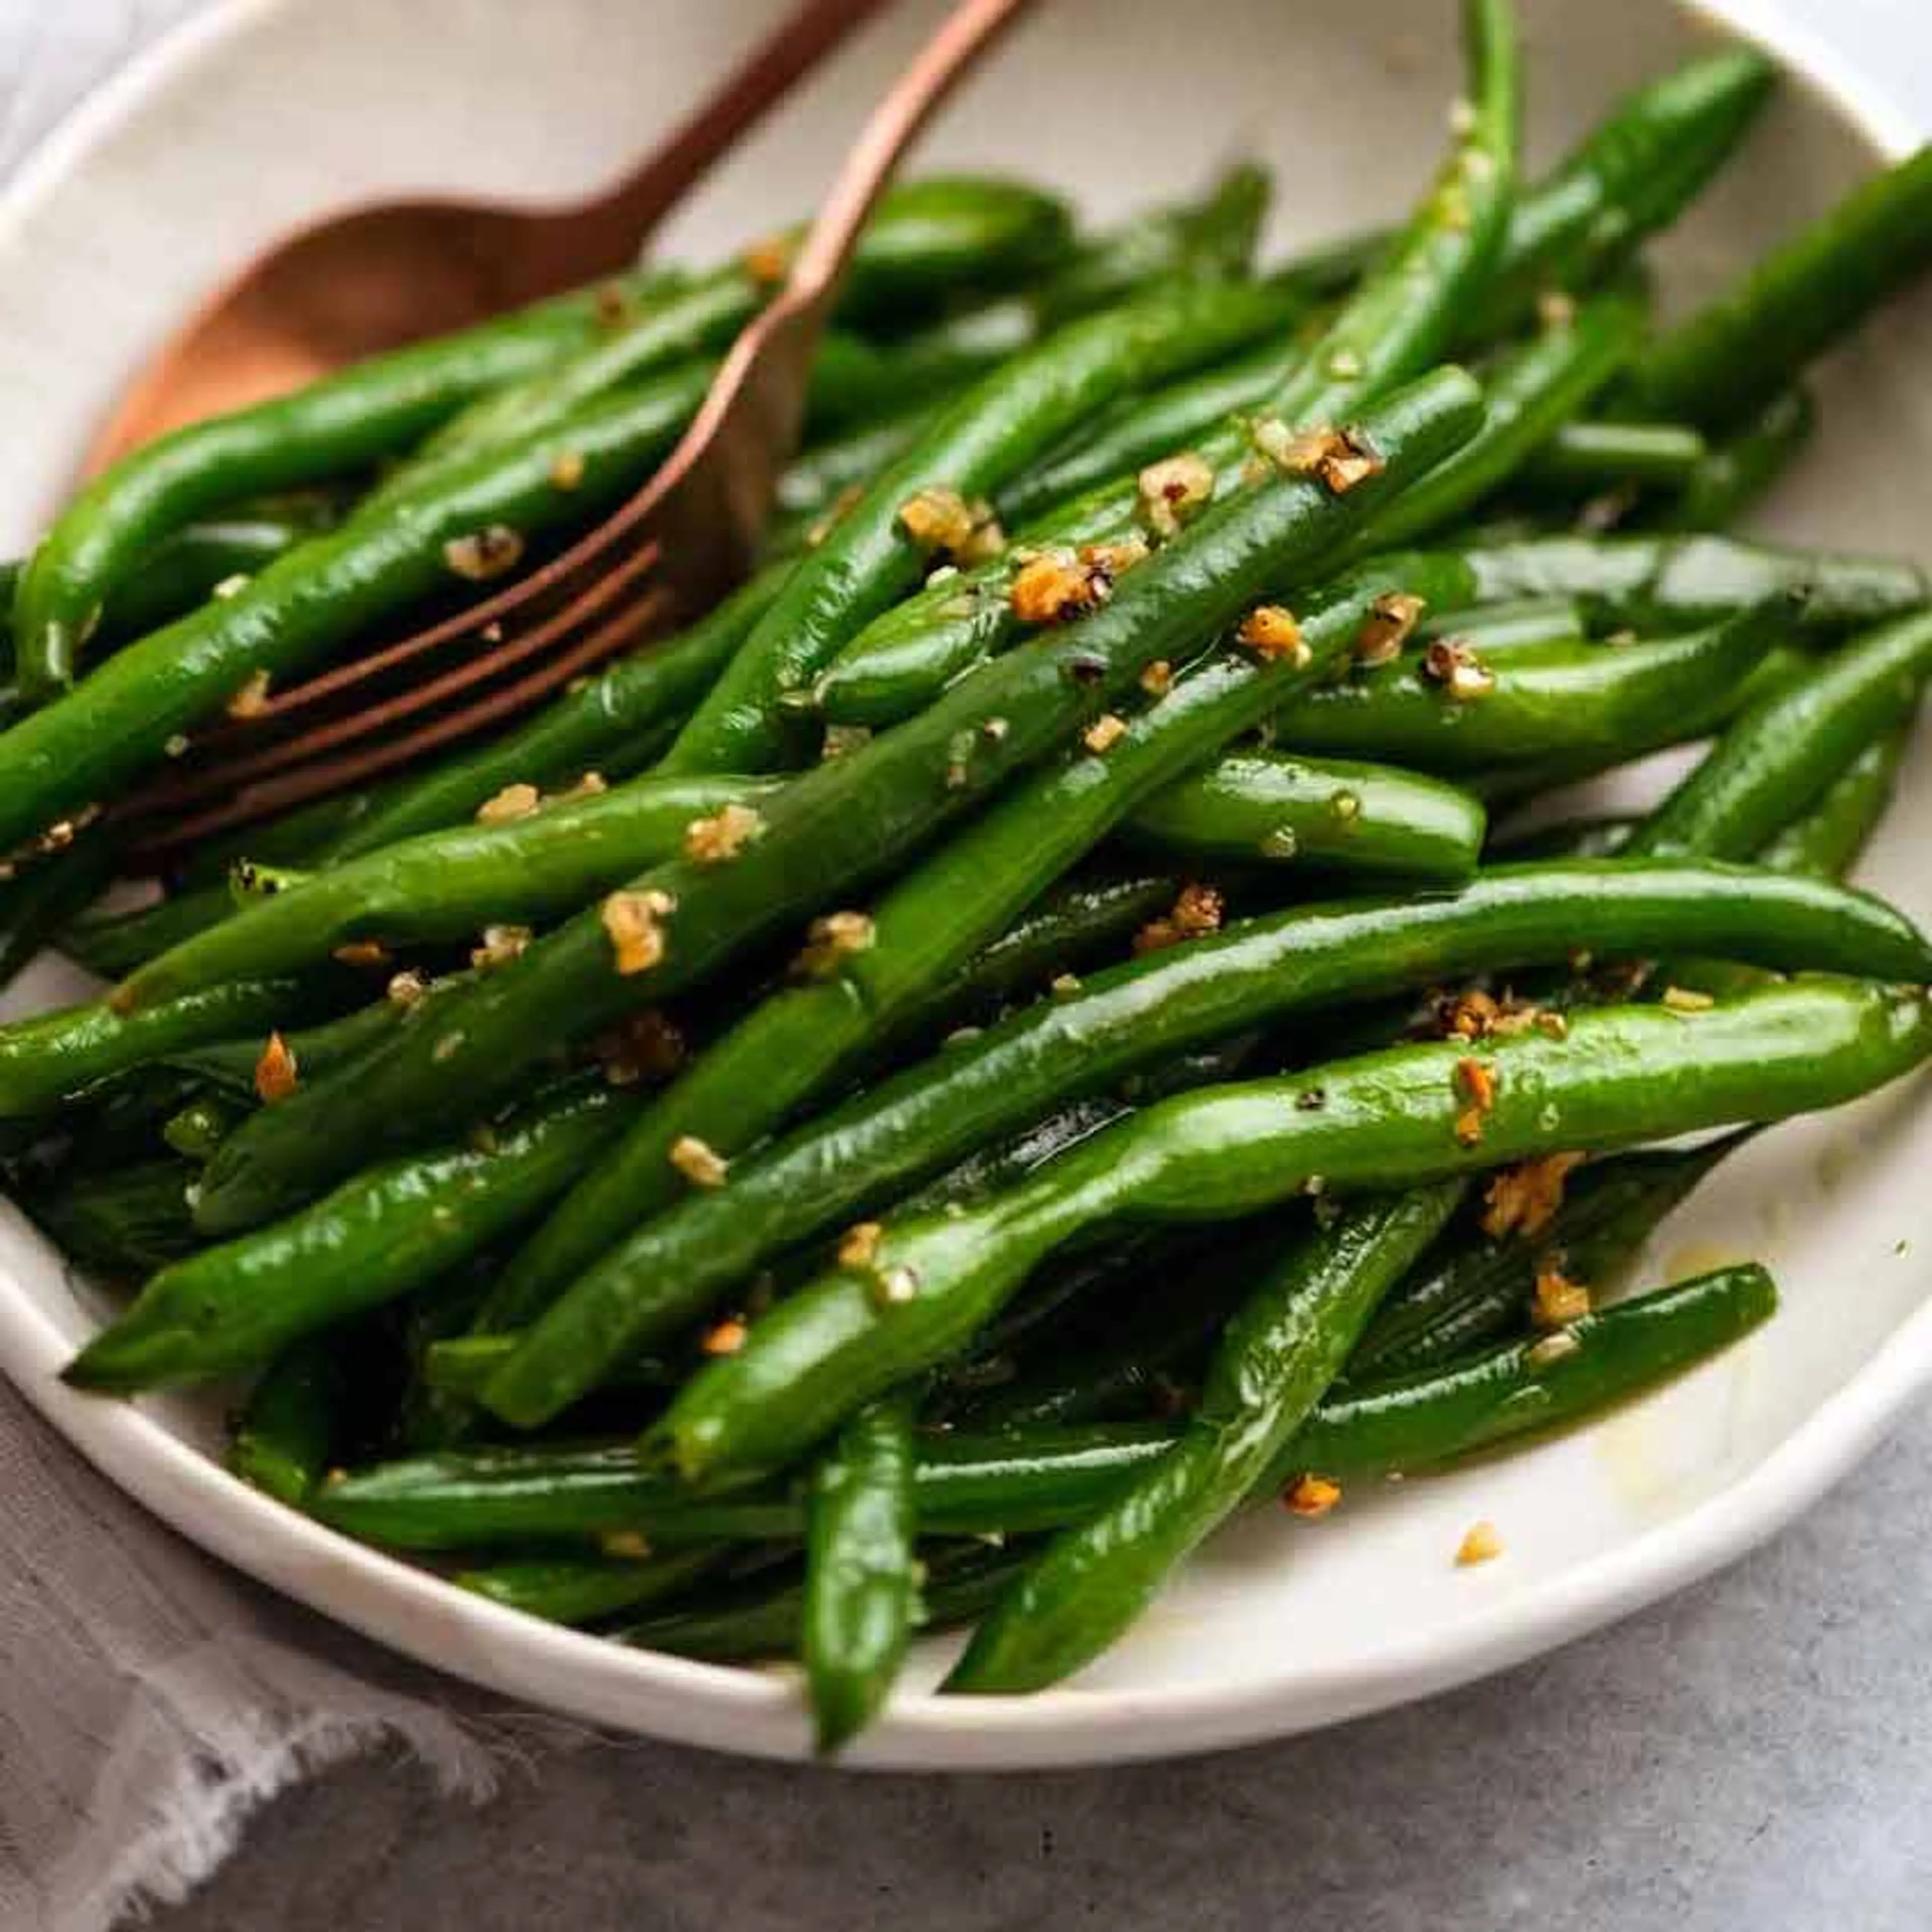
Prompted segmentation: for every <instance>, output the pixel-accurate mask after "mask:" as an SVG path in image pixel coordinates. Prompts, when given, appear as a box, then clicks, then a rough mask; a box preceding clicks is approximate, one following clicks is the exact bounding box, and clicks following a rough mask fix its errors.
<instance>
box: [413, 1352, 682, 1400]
mask: <svg viewBox="0 0 1932 1932" xmlns="http://www.w3.org/2000/svg"><path fill="white" fill-rule="evenodd" d="M515 1346H516V1337H514V1335H447V1336H442V1337H438V1338H437V1340H435V1341H433V1342H432V1343H430V1345H429V1346H428V1348H427V1349H425V1351H424V1352H423V1359H422V1379H423V1382H424V1384H425V1386H426V1387H427V1388H429V1389H431V1390H432V1391H434V1393H435V1394H438V1395H442V1396H454V1397H457V1398H458V1400H460V1401H463V1402H465V1403H474V1402H475V1401H477V1400H478V1399H479V1398H480V1397H481V1395H482V1393H483V1385H484V1383H486V1382H488V1381H489V1379H490V1377H491V1376H493V1375H494V1374H495V1373H496V1371H497V1370H498V1369H499V1368H500V1367H502V1364H503V1363H504V1362H505V1361H506V1360H507V1359H508V1356H509V1353H510V1351H511V1349H514V1347H515ZM683 1373H684V1370H683V1365H682V1364H681V1363H679V1364H676V1365H675V1366H673V1364H672V1362H671V1361H670V1360H669V1359H668V1358H661V1357H657V1356H642V1355H640V1356H637V1357H636V1358H634V1359H632V1360H631V1361H628V1362H626V1363H625V1364H624V1366H623V1368H622V1371H621V1373H619V1374H618V1375H617V1376H613V1378H612V1382H613V1386H615V1387H621V1388H627V1389H649V1390H654V1391H657V1390H664V1389H667V1388H675V1387H676V1384H677V1383H678V1382H679V1379H681V1378H682V1375H683Z"/></svg>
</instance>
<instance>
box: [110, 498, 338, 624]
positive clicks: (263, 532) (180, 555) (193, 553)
mask: <svg viewBox="0 0 1932 1932" xmlns="http://www.w3.org/2000/svg"><path fill="white" fill-rule="evenodd" d="M338 520H339V518H338V506H337V505H335V504H334V503H333V502H329V501H328V500H327V499H323V500H320V501H316V502H303V501H291V500H287V499H280V500H272V501H270V502H266V503H264V504H263V505H262V506H261V507H260V508H258V509H256V510H253V511H236V512H235V513H234V514H230V515H228V516H224V517H210V518H206V519H204V520H200V521H198V522H195V523H187V524H184V526H182V527H181V529H178V530H174V531H172V532H169V535H166V536H164V537H163V538H162V539H161V540H160V542H159V543H157V544H155V545H154V548H153V549H152V550H148V551H146V552H145V553H143V554H142V556H139V557H138V558H136V559H135V562H134V564H133V568H132V569H131V571H130V574H129V575H128V577H127V580H125V582H124V583H121V584H120V585H118V586H117V587H116V588H115V591H114V593H113V595H112V596H110V598H108V600H107V606H106V607H105V609H104V610H103V611H102V613H101V622H100V624H99V626H98V629H97V631H96V637H98V638H99V639H100V640H101V642H102V643H112V642H113V641H115V640H125V639H127V638H130V637H145V635H146V634H148V631H154V630H158V629H159V628H160V627H161V625H163V624H171V623H172V622H174V620H175V619H176V618H177V617H179V616H183V615H184V614H185V613H187V612H188V611H190V610H193V608H194V607H195V606H196V604H201V603H204V602H205V601H207V599H208V598H210V597H211V596H212V595H214V593H215V592H216V591H217V589H219V588H220V586H223V585H224V584H226V583H229V582H230V581H231V580H233V579H234V578H235V577H245V576H252V575H253V574H254V572H255V571H258V570H261V569H263V568H266V566H267V565H269V564H272V563H273V562H275V559H277V558H278V557H279V556H283V555H284V554H285V553H287V551H289V550H293V548H294V547H296V544H299V543H305V542H307V541H308V539H309V538H311V537H312V536H314V535H317V534H319V533H320V532H322V531H323V530H326V529H329V528H330V527H331V526H332V525H333V524H334V523H336V522H337V521H338ZM90 641H92V640H90Z"/></svg>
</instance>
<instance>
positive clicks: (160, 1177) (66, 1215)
mask: <svg viewBox="0 0 1932 1932" xmlns="http://www.w3.org/2000/svg"><path fill="white" fill-rule="evenodd" d="M195 1175H196V1169H195V1168H194V1166H193V1165H192V1163H189V1162H187V1161H184V1160H143V1161H141V1162H139V1163H136V1165H133V1166H118V1165H117V1166H113V1167H110V1168H109V1169H106V1170H105V1171H104V1172H93V1173H83V1174H80V1175H75V1176H74V1178H72V1179H71V1180H68V1181H63V1182H62V1184H60V1185H58V1187H54V1188H52V1190H45V1189H40V1188H33V1189H30V1188H28V1187H27V1186H26V1184H24V1182H17V1183H16V1184H15V1187H14V1189H13V1192H14V1193H15V1194H16V1198H17V1199H18V1201H19V1203H20V1206H21V1207H23V1208H25V1209H26V1211H27V1213H28V1214H29V1215H30V1216H31V1217H32V1219H33V1220H34V1223H35V1225H36V1226H38V1227H39V1228H40V1230H41V1231H42V1232H43V1233H44V1234H45V1235H46V1236H47V1238H48V1239H49V1240H50V1241H52V1242H53V1244H55V1247H58V1249H59V1250H61V1252H62V1253H63V1254H64V1255H65V1256H67V1257H68V1259H69V1260H70V1261H71V1262H75V1263H77V1265H79V1266H80V1267H81V1268H86V1269H88V1270H90V1271H94V1272H97V1273H99V1274H104V1275H107V1276H108V1277H111V1278H112V1279H113V1280H133V1281H139V1280H142V1279H144V1278H145V1277H146V1276H148V1275H149V1274H152V1273H153V1271H154V1270H155V1269H156V1268H165V1267H166V1266H167V1265H168V1264H169V1262H175V1261H178V1260H180V1259H181V1257H182V1256H184V1255H188V1254H191V1253H193V1251H194V1250H195V1249H196V1248H197V1247H199V1246H200V1245H201V1241H200V1237H199V1235H196V1232H195V1229H194V1216H193V1214H192V1213H191V1212H190V1209H189V1207H188V1189H189V1188H190V1186H192V1184H193V1181H194V1179H195Z"/></svg>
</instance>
